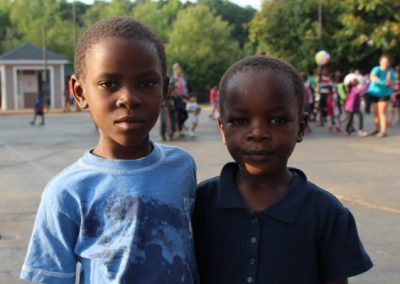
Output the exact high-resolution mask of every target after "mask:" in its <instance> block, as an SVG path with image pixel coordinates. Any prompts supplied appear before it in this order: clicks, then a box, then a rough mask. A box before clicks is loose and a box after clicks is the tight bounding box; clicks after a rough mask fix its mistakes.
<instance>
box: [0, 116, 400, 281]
mask: <svg viewBox="0 0 400 284" xmlns="http://www.w3.org/2000/svg"><path fill="white" fill-rule="evenodd" d="M30 119H31V113H24V112H14V113H7V114H4V113H3V114H2V113H1V112H0V157H1V158H0V284H11V283H12V284H14V283H26V282H23V281H20V280H18V275H19V271H20V269H21V265H22V263H23V259H24V256H25V252H26V249H27V245H28V241H29V237H30V234H31V230H32V226H33V221H34V218H35V213H36V209H37V206H38V204H39V200H40V196H41V192H42V190H43V188H44V186H45V185H46V183H47V182H48V180H49V179H50V178H51V177H52V176H54V175H55V174H56V173H58V172H59V171H60V170H61V169H63V168H64V167H66V166H67V165H69V164H71V163H72V162H74V161H76V160H77V159H78V158H79V157H80V156H81V155H82V154H83V152H84V151H85V150H87V149H90V148H92V147H93V146H94V145H95V143H96V142H97V137H98V136H97V131H96V128H95V127H94V125H93V123H92V122H91V119H90V116H89V114H88V113H87V112H81V113H62V112H59V111H58V112H51V113H49V114H47V115H46V125H44V126H31V125H30V124H29V121H30ZM364 119H365V124H366V128H367V130H368V129H369V130H371V129H372V124H371V120H372V118H371V116H365V117H364ZM311 127H312V130H313V131H312V132H311V133H310V134H308V135H307V136H306V137H305V139H304V141H303V142H302V143H300V144H298V145H297V147H296V149H295V152H294V154H293V156H292V158H291V159H290V162H289V165H290V166H293V167H298V168H301V169H302V170H303V171H304V172H305V173H306V174H307V176H308V178H309V180H311V181H313V182H314V183H316V184H318V185H319V186H321V187H323V188H325V189H327V190H329V191H330V192H332V193H333V194H335V195H336V196H337V197H339V198H340V199H341V200H342V202H344V203H345V205H346V206H347V207H349V208H350V210H351V211H352V213H353V215H354V216H355V218H356V221H357V225H358V229H359V234H360V236H361V239H362V241H363V243H364V246H365V248H366V250H367V251H368V253H369V254H370V256H371V258H372V260H373V262H374V267H373V268H372V269H371V270H370V271H368V272H366V273H365V274H363V275H361V276H357V277H353V278H351V279H350V283H365V284H372V283H379V284H393V283H400V271H399V268H400V237H399V236H400V178H399V174H398V173H399V170H400V128H397V127H391V128H390V129H389V136H388V137H387V138H383V139H379V138H376V137H365V138H359V137H356V136H351V137H347V136H346V135H344V134H343V133H329V132H328V130H327V129H326V128H319V127H316V126H314V125H313V124H312V125H311ZM197 134H198V136H197V137H196V138H195V139H191V138H189V137H184V138H179V139H176V140H174V141H168V142H166V143H167V144H171V145H177V146H180V147H183V148H185V149H187V150H188V151H189V152H191V153H192V154H193V156H194V158H195V160H196V163H197V169H198V172H197V177H198V180H199V181H201V180H204V179H205V178H208V177H212V176H215V175H218V174H219V171H220V169H221V166H222V165H223V164H224V163H225V162H227V161H230V160H231V158H230V156H229V154H228V153H227V151H226V149H225V146H224V145H223V144H222V143H221V139H220V135H219V132H218V130H217V128H216V126H215V122H214V121H212V120H211V119H209V118H208V109H207V108H205V109H204V110H203V112H202V114H201V119H200V125H199V129H198V133H197ZM151 137H152V139H153V140H154V141H156V142H159V141H160V135H159V133H158V126H156V127H155V128H154V130H153V131H152V133H151Z"/></svg>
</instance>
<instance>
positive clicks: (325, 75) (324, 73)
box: [318, 66, 333, 127]
mask: <svg viewBox="0 0 400 284" xmlns="http://www.w3.org/2000/svg"><path fill="white" fill-rule="evenodd" d="M332 83H333V82H332V79H331V76H330V74H329V69H328V67H326V66H322V67H321V70H320V72H319V75H318V95H319V100H318V114H319V115H318V116H319V122H318V126H321V127H322V126H324V124H325V119H326V116H327V98H328V96H329V95H330V94H331V92H332Z"/></svg>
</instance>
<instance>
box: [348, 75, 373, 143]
mask: <svg viewBox="0 0 400 284" xmlns="http://www.w3.org/2000/svg"><path fill="white" fill-rule="evenodd" d="M346 81H347V82H346V89H348V94H347V96H346V101H345V105H344V110H345V111H346V112H347V113H348V121H347V125H346V132H347V135H351V134H352V133H353V132H355V129H354V125H353V119H354V115H355V114H357V115H358V121H359V127H358V132H357V135H358V136H360V137H366V136H368V133H367V132H365V131H364V130H363V127H364V124H363V114H362V112H361V109H360V105H361V96H362V95H363V94H364V93H365V91H366V90H367V89H368V83H367V84H364V85H361V86H360V85H359V83H360V78H359V76H357V75H355V74H352V73H351V74H349V75H347V76H346Z"/></svg>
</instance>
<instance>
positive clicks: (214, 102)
mask: <svg viewBox="0 0 400 284" xmlns="http://www.w3.org/2000/svg"><path fill="white" fill-rule="evenodd" d="M208 97H209V102H210V105H211V112H210V114H209V117H210V118H211V119H217V118H218V116H219V113H218V86H216V85H214V86H213V87H212V88H211V89H210V92H209V94H208Z"/></svg>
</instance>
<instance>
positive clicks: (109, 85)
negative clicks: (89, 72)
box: [99, 81, 118, 90]
mask: <svg viewBox="0 0 400 284" xmlns="http://www.w3.org/2000/svg"><path fill="white" fill-rule="evenodd" d="M99 85H100V86H101V87H103V88H104V89H107V90H115V89H117V87H118V84H117V82H115V81H102V82H100V84H99Z"/></svg>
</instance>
